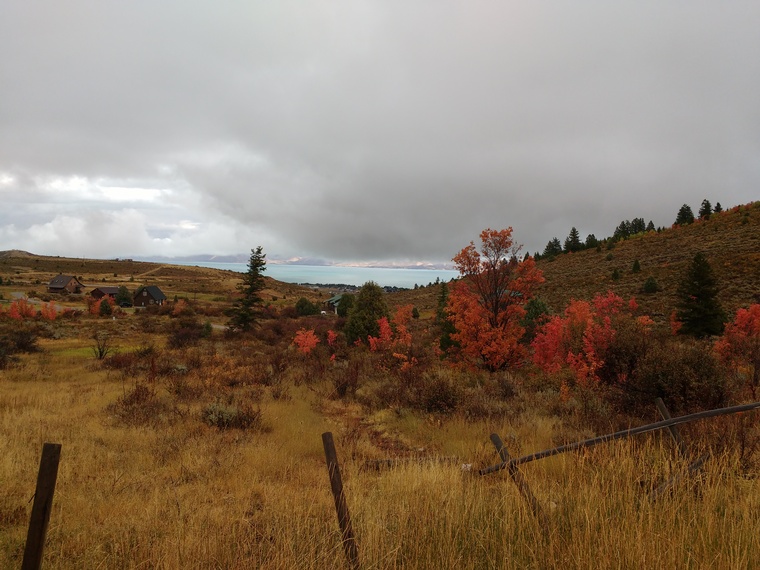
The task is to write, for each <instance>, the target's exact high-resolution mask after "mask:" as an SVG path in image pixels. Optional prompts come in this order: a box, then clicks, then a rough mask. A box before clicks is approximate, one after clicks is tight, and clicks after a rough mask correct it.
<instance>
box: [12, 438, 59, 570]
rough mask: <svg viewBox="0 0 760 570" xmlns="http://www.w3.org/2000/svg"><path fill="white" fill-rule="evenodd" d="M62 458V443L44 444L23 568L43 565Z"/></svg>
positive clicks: (32, 569)
mask: <svg viewBox="0 0 760 570" xmlns="http://www.w3.org/2000/svg"><path fill="white" fill-rule="evenodd" d="M60 458H61V444H60V443H45V444H44V445H43V446H42V457H41V458H40V469H39V472H38V473H37V488H36V490H35V491H34V503H33V504H32V514H31V516H30V517H29V531H28V532H27V535H26V546H25V548H24V560H23V562H22V563H21V569H22V570H38V569H39V568H40V567H41V566H42V551H43V549H44V548H45V535H46V534H47V528H48V522H50V512H51V510H52V508H53V493H54V492H55V482H56V479H57V478H58V462H59V460H60Z"/></svg>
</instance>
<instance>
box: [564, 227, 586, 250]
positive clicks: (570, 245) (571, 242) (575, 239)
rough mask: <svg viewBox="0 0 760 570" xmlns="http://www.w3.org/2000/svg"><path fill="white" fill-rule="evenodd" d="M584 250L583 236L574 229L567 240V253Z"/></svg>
mask: <svg viewBox="0 0 760 570" xmlns="http://www.w3.org/2000/svg"><path fill="white" fill-rule="evenodd" d="M582 249H583V244H582V243H581V236H580V234H579V233H578V230H577V229H576V228H575V227H573V228H572V229H571V230H570V233H569V234H568V236H567V237H566V238H565V253H568V252H571V251H580V250H582Z"/></svg>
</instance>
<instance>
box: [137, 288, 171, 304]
mask: <svg viewBox="0 0 760 570" xmlns="http://www.w3.org/2000/svg"><path fill="white" fill-rule="evenodd" d="M164 301H166V295H164V294H163V292H162V291H161V289H159V288H158V287H156V286H155V285H148V286H147V287H140V288H139V289H138V290H137V291H135V296H134V305H135V307H149V306H151V305H163V304H164Z"/></svg>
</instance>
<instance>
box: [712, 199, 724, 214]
mask: <svg viewBox="0 0 760 570" xmlns="http://www.w3.org/2000/svg"><path fill="white" fill-rule="evenodd" d="M722 211H723V206H721V205H720V202H715V207H714V208H713V212H715V213H716V214H720V213H721V212H722Z"/></svg>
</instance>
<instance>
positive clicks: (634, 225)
mask: <svg viewBox="0 0 760 570" xmlns="http://www.w3.org/2000/svg"><path fill="white" fill-rule="evenodd" d="M646 230H647V226H646V223H645V222H644V218H633V219H632V220H631V235H634V234H640V233H644V232H645V231H646Z"/></svg>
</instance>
